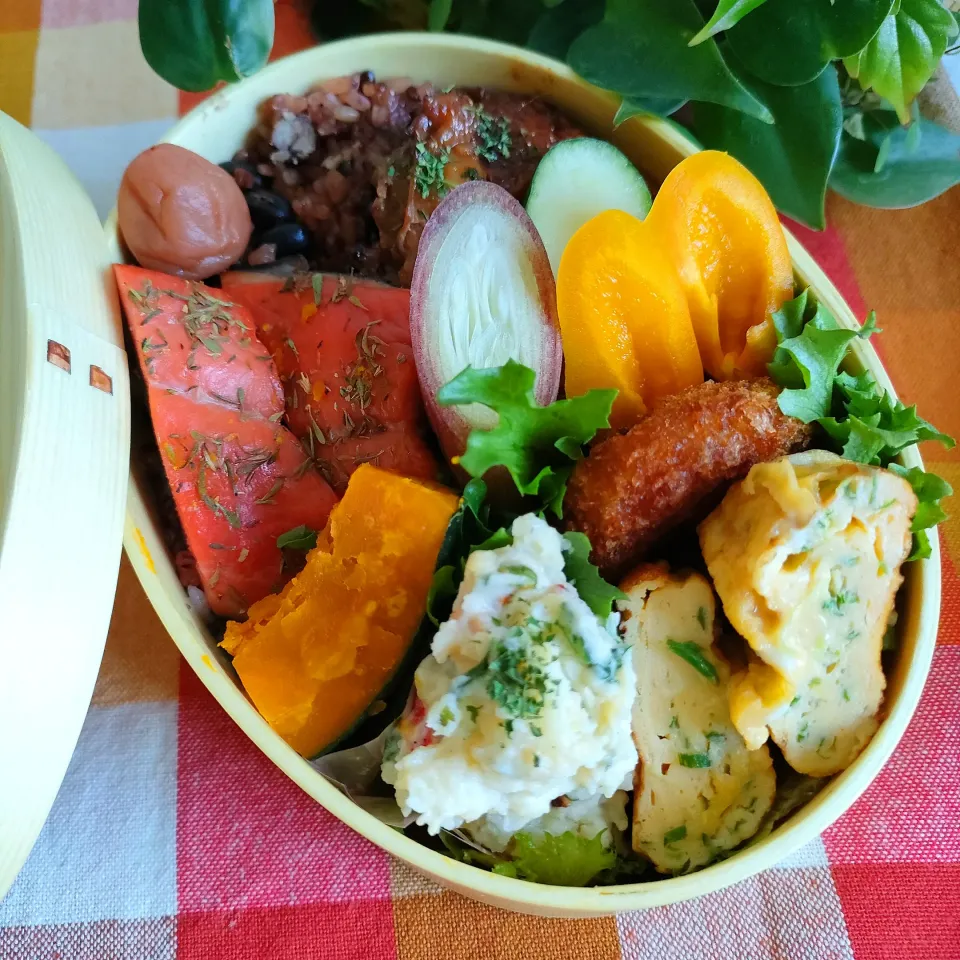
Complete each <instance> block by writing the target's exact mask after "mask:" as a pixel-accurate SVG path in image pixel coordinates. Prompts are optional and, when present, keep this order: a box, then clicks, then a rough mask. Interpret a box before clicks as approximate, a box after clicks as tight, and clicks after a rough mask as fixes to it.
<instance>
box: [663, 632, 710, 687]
mask: <svg viewBox="0 0 960 960" xmlns="http://www.w3.org/2000/svg"><path fill="white" fill-rule="evenodd" d="M667 647H668V648H669V649H670V650H671V651H672V652H673V653H675V654H676V655H677V656H678V657H679V658H680V659H681V660H686V661H687V663H689V664H690V666H691V667H693V669H694V670H696V671H697V673H700V674H703V676H705V677H706V678H707V679H708V680H709V681H710V682H711V683H719V682H720V678H719V676H718V675H717V668H716V667H715V666H714V665H713V664H712V663H711V662H710V661H709V660H708V659H707V658H706V656H705V655H704V652H703V648H702V647H701V646H700V644H698V643H694V642H693V641H692V640H685V641H682V642H681V641H679V640H667Z"/></svg>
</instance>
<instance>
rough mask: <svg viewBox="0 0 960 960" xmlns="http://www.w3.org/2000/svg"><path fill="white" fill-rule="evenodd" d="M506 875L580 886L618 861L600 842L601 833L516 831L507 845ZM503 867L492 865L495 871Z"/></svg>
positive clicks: (561, 885) (601, 838)
mask: <svg viewBox="0 0 960 960" xmlns="http://www.w3.org/2000/svg"><path fill="white" fill-rule="evenodd" d="M508 849H509V852H510V855H511V860H510V863H509V867H510V868H511V870H510V871H509V873H508V875H509V876H515V877H519V878H520V879H522V880H532V881H534V882H535V883H549V884H554V885H555V886H559V887H583V886H586V885H587V884H588V883H589V882H590V881H591V880H593V878H594V877H595V876H596V875H597V874H598V873H600V872H601V871H603V870H608V869H610V868H611V867H613V866H614V865H615V864H616V862H617V855H616V853H614V851H613V850H611V849H609V848H608V847H605V846H604V844H603V833H602V832H601V833H598V834H597V835H596V836H595V837H593V838H592V839H589V840H588V839H587V838H586V837H583V836H581V835H580V834H578V833H573V832H572V831H569V830H568V831H567V832H566V833H561V834H552V833H545V834H543V835H542V836H533V835H531V834H529V833H523V832H521V833H518V834H517V835H516V836H515V837H514V838H513V841H512V842H511V844H510V847H509V848H508ZM498 872H499V873H503V872H504V870H503V869H498V868H496V867H495V868H494V873H498Z"/></svg>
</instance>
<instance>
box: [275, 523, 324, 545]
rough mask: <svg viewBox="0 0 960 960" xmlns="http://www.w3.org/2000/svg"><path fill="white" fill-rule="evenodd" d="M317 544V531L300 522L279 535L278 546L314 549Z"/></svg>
mask: <svg viewBox="0 0 960 960" xmlns="http://www.w3.org/2000/svg"><path fill="white" fill-rule="evenodd" d="M316 545H317V531H316V530H311V529H310V528H309V527H308V526H305V525H304V524H300V526H299V527H294V528H293V529H292V530H288V531H287V532H286V533H281V534H280V536H279V537H277V546H278V547H279V548H280V549H281V550H283V549H289V550H312V549H313V548H314V547H315V546H316Z"/></svg>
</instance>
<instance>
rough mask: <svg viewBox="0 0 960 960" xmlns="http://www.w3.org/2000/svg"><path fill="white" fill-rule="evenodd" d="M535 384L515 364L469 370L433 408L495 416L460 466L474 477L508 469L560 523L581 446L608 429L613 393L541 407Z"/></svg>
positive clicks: (474, 435)
mask: <svg viewBox="0 0 960 960" xmlns="http://www.w3.org/2000/svg"><path fill="white" fill-rule="evenodd" d="M535 381H536V374H535V373H534V371H533V370H531V369H530V368H529V367H525V366H524V365H523V364H520V363H517V362H516V361H514V360H508V361H507V363H505V364H504V365H503V366H502V367H489V368H486V369H483V370H475V369H474V368H473V367H467V369H466V370H464V371H463V372H462V373H460V374H458V375H457V376H456V377H454V378H453V379H452V380H451V381H450V382H449V383H447V384H444V386H442V387H441V388H440V390H439V391H438V392H437V402H438V403H439V404H441V406H445V407H448V406H456V405H461V404H469V403H482V404H483V405H484V406H486V407H489V408H490V409H491V410H493V411H494V412H495V413H496V414H497V415H498V416H499V422H498V423H497V425H496V426H495V427H494V428H493V429H491V430H473V431H471V433H470V436H469V437H468V438H467V449H466V452H465V453H464V454H463V456H462V457H460V461H459V462H460V466H461V467H463V469H464V470H466V471H467V473H469V474H470V476H472V477H482V476H483V475H484V474H485V473H486V472H487V471H488V470H490V469H491V468H492V467H497V466H503V467H506V468H507V470H508V471H509V472H510V476H511V477H512V478H513V482H514V483H515V484H516V487H517V490H519V491H520V493H521V494H524V495H528V496H535V497H539V498H540V500H541V502H542V503H543V505H544V508H545V509H548V510H552V511H553V512H554V513H555V514H556V515H557V516H558V517H559V516H561V515H562V507H563V496H564V494H565V493H566V489H567V480H568V478H569V476H570V473H571V471H572V470H573V465H574V463H575V462H576V461H577V460H579V459H580V458H581V457H582V456H583V451H582V448H583V445H584V444H586V443H588V442H589V441H590V440H592V439H593V437H594V436H595V435H596V433H597V431H598V430H600V429H601V428H602V427H607V426H609V425H610V419H609V418H610V408H611V407H612V406H613V400H614V397H615V396H616V390H591V391H590V392H589V393H586V394H584V395H583V396H582V397H572V398H570V399H567V400H557V401H555V402H554V403H551V404H550V405H549V406H548V407H541V406H538V405H537V403H536V401H535V400H534V395H533V387H534V383H535Z"/></svg>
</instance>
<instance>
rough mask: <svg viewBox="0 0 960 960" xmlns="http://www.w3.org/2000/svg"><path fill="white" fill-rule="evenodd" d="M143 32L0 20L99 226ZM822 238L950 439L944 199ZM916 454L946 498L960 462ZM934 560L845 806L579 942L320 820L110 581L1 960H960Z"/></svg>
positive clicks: (947, 702) (142, 122) (20, 111)
mask: <svg viewBox="0 0 960 960" xmlns="http://www.w3.org/2000/svg"><path fill="white" fill-rule="evenodd" d="M277 13H278V27H279V30H278V43H277V47H276V49H275V53H277V54H279V53H286V52H290V51H291V50H294V49H298V48H299V47H301V46H303V45H305V44H306V43H308V42H311V40H310V37H309V33H308V31H307V30H306V27H305V20H304V15H303V11H302V10H301V9H300V8H299V5H298V2H297V0H279V2H278V6H277ZM135 14H136V2H135V0H42V2H41V0H0V109H4V110H6V111H7V112H8V113H11V114H13V115H14V116H16V117H17V118H18V119H20V120H21V121H23V122H26V123H31V124H32V125H33V127H34V129H35V130H36V132H37V133H38V134H39V135H40V136H41V137H42V138H43V139H45V140H46V141H47V142H48V143H50V144H52V145H53V146H54V147H55V148H56V149H57V150H58V151H60V153H61V154H63V156H64V157H65V158H66V160H67V162H68V163H69V164H70V165H71V166H72V167H73V169H74V170H75V171H76V172H77V174H78V175H79V177H80V179H81V180H82V181H83V182H84V184H85V186H86V187H87V189H88V190H89V191H90V192H91V194H92V195H93V197H94V199H95V201H96V202H97V204H98V206H99V208H100V211H101V213H106V211H107V209H108V208H109V207H110V205H111V203H112V198H113V195H114V193H115V190H116V186H117V183H118V181H119V177H120V173H121V172H122V170H123V168H124V166H125V165H126V163H127V162H128V160H129V159H130V158H131V157H132V156H133V155H134V154H135V153H137V152H138V151H139V150H140V149H142V148H143V147H145V146H147V145H148V144H149V143H151V142H153V141H154V140H155V139H157V138H158V137H159V136H160V135H161V134H162V133H163V132H164V130H165V129H166V128H167V127H168V126H169V125H170V124H171V123H172V122H173V120H174V119H175V118H176V116H177V115H178V113H180V112H182V111H183V110H184V109H186V108H187V107H188V106H190V105H191V100H192V98H188V97H185V96H181V95H178V94H177V93H176V91H174V90H172V89H171V88H169V87H167V86H166V85H165V84H163V83H162V82H161V81H160V80H158V79H157V78H156V77H155V76H154V75H153V74H152V73H151V72H150V71H149V69H148V68H147V67H146V64H144V62H143V60H142V57H141V56H140V53H139V44H138V40H137V29H136V22H135V19H134V18H135ZM829 219H830V224H831V227H830V229H829V230H828V231H826V232H825V233H823V234H813V233H810V232H809V231H805V230H798V231H797V232H798V234H799V235H800V237H801V239H802V240H803V241H804V242H805V243H807V245H808V247H809V248H810V250H811V251H812V252H813V253H814V254H815V256H816V257H817V258H818V260H819V261H820V263H821V264H822V265H823V266H824V267H825V269H826V270H827V272H828V273H829V274H830V275H831V277H832V278H833V279H834V281H835V282H836V283H837V285H838V286H839V287H840V289H841V290H842V291H843V293H844V294H845V295H846V297H847V299H848V302H849V303H850V304H851V306H852V307H853V308H854V310H855V311H857V312H859V313H860V314H861V315H863V313H864V312H865V306H866V305H869V306H870V307H872V308H875V309H876V310H877V312H878V315H879V319H880V325H881V326H882V327H883V328H884V331H885V332H884V334H883V336H882V337H881V338H880V349H881V352H882V354H883V355H884V358H885V360H886V362H887V368H888V370H889V371H890V373H891V375H892V377H893V379H894V381H895V382H896V384H897V386H898V388H899V390H900V391H901V392H902V394H903V395H904V396H905V397H908V398H909V399H910V401H911V402H916V403H918V404H919V406H920V409H921V411H922V412H923V414H924V415H925V416H927V417H928V418H930V419H932V420H933V421H934V422H936V423H937V425H938V426H939V427H940V428H941V429H943V430H946V431H947V432H948V433H951V434H953V435H954V436H960V394H958V392H957V387H956V375H957V371H958V369H960V300H958V299H957V283H958V279H960V268H958V259H957V257H958V251H960V189H958V190H954V191H952V192H951V193H950V194H948V195H946V196H944V197H942V198H941V199H939V200H937V201H935V202H934V203H931V204H929V205H927V206H925V207H922V208H920V209H918V210H913V211H904V212H879V211H872V210H865V209H861V208H857V207H854V206H852V205H850V204H848V203H845V202H843V201H840V200H838V199H837V198H833V199H832V201H831V203H830V206H829ZM924 452H925V454H926V455H927V456H928V457H929V458H930V461H931V462H933V464H934V465H935V468H936V469H937V470H938V471H939V472H941V473H943V474H944V475H945V476H946V477H947V479H948V480H950V481H951V482H952V483H953V485H954V486H955V487H957V488H958V489H960V456H958V455H957V454H955V453H950V454H947V453H944V452H943V451H942V450H941V449H939V448H936V447H934V448H931V449H929V450H925V451H924ZM953 510H954V512H955V513H957V514H960V506H957V505H954V507H953ZM942 541H943V546H944V551H943V581H944V582H943V588H944V603H943V619H942V623H941V628H940V637H939V646H938V648H937V652H936V655H935V658H934V662H933V670H932V673H931V675H930V680H929V682H928V684H927V688H926V690H925V692H924V695H923V699H922V701H921V703H920V708H919V710H918V712H917V715H916V717H915V719H914V721H913V723H912V724H911V725H910V728H909V730H908V731H907V734H906V736H905V738H904V740H903V743H902V744H901V745H900V747H899V749H898V750H897V752H896V753H895V755H894V757H893V758H892V759H891V761H890V762H889V763H888V764H887V766H886V768H885V769H884V770H883V772H882V773H881V775H880V776H879V778H878V779H877V781H876V782H875V783H874V785H873V786H872V787H871V788H870V790H869V791H868V792H867V794H866V795H865V796H864V797H863V798H862V799H861V800H860V802H859V803H857V804H856V806H855V807H854V808H853V809H852V810H851V811H850V812H849V813H848V814H847V815H846V816H845V817H843V819H842V820H840V822H839V823H837V824H836V825H835V826H834V827H832V828H831V829H830V830H828V831H827V833H826V834H825V835H824V837H823V838H822V839H819V840H817V841H815V842H814V843H811V844H810V845H809V846H808V847H806V848H805V849H804V850H803V851H801V852H800V853H799V854H798V855H797V856H795V857H793V858H792V859H791V860H790V861H789V862H787V863H783V864H781V865H780V866H779V867H777V868H776V869H773V870H771V871H769V872H767V873H765V874H763V875H761V876H759V877H755V878H754V879H752V880H748V881H746V882H744V883H742V884H740V885H739V886H736V887H734V888H732V889H730V890H727V891H724V892H721V893H718V894H714V895H712V896H709V897H705V898H703V899H701V900H697V901H694V902H692V903H687V904H682V905H680V906H676V907H670V908H664V909H659V910H653V911H650V912H646V913H637V914H628V915H625V916H621V917H619V918H617V919H613V918H607V919H600V920H584V921H554V920H540V919H534V918H530V917H522V916H516V915H513V914H509V913H505V912H502V911H497V910H493V909H491V908H487V907H482V906H478V905H477V904H474V903H472V902H469V901H467V900H464V899H461V898H460V897H458V896H455V895H453V894H449V893H445V892H442V891H441V890H440V889H439V888H437V887H435V886H434V885H433V884H431V883H429V882H427V881H424V880H421V879H420V878H419V877H417V876H416V875H414V874H413V873H412V872H411V871H410V870H408V869H407V868H406V867H404V866H402V865H400V864H398V863H396V862H394V861H392V860H391V859H390V858H389V857H388V856H387V855H386V854H384V853H382V852H380V851H379V850H377V849H376V848H375V847H373V846H372V845H370V844H369V843H367V842H366V841H365V840H363V839H361V838H360V837H358V836H357V835H356V834H354V833H352V832H351V831H350V830H348V829H347V828H346V827H344V826H342V825H341V824H340V823H338V822H337V821H336V820H334V819H333V817H331V816H330V815H329V814H327V813H326V812H325V811H324V810H322V809H321V808H320V807H319V806H317V805H316V804H315V803H313V801H311V800H310V799H309V798H308V797H307V796H306V795H305V794H303V793H301V792H300V790H299V789H298V788H297V787H295V786H294V785H293V784H292V783H291V782H289V781H288V780H286V779H285V778H284V777H283V776H282V775H281V774H280V773H279V772H278V771H277V770H276V769H275V768H273V767H272V766H271V765H270V764H269V763H268V762H267V760H266V759H265V758H264V757H263V756H262V755H261V754H260V753H259V752H258V751H257V750H256V748H255V747H253V745H252V744H251V743H249V742H248V741H247V740H246V739H245V738H244V736H243V735H242V734H241V733H240V732H239V730H238V729H237V728H236V727H235V726H234V725H233V723H232V722H231V721H230V720H229V719H228V718H227V716H226V715H225V714H224V713H223V711H222V710H221V709H220V708H219V707H218V706H217V705H216V704H215V703H214V702H213V701H212V699H211V698H210V696H209V695H208V694H207V693H206V691H205V690H204V689H203V688H202V687H201V685H200V683H199V681H198V680H197V679H196V678H195V677H194V676H193V675H192V674H191V673H190V672H189V671H188V670H187V669H186V668H185V667H184V666H183V665H182V662H181V660H180V658H179V655H178V654H177V652H176V649H175V648H174V646H173V644H172V642H171V641H170V640H169V638H168V637H167V636H166V635H165V633H164V632H163V630H162V628H161V627H160V624H159V622H158V621H157V620H156V617H155V616H154V615H153V613H152V611H151V609H150V607H149V605H148V604H147V602H146V600H145V598H144V596H143V594H142V592H141V591H140V588H139V586H138V585H137V583H136V579H135V577H134V576H133V574H132V572H131V570H130V568H129V566H128V565H126V563H125V564H124V567H123V569H122V571H121V577H120V585H119V589H118V593H117V603H116V609H115V613H114V622H113V627H112V630H111V633H110V639H109V641H108V644H107V652H106V657H105V659H104V664H103V668H102V671H101V675H100V681H99V684H98V687H97V691H96V695H95V698H94V703H93V706H92V707H91V710H90V713H89V716H88V718H87V722H86V725H85V727H84V731H83V735H82V737H81V739H80V743H79V746H78V748H77V752H76V755H75V757H74V759H73V763H72V765H71V767H70V771H69V773H68V774H67V777H66V780H65V781H64V784H63V787H62V789H61V790H60V794H59V797H58V799H57V802H56V805H55V806H54V809H53V812H52V814H51V817H50V819H49V822H48V823H47V825H46V827H45V828H44V830H43V833H42V835H41V837H40V840H39V842H38V843H37V846H36V848H35V849H34V851H33V854H32V855H31V857H30V859H29V861H28V862H27V865H26V867H25V868H24V870H23V872H22V874H21V875H20V877H19V879H18V880H17V882H16V883H15V885H14V887H13V889H12V890H11V891H10V893H9V895H8V896H7V897H6V899H5V900H3V901H2V902H0V960H54V958H61V960H109V958H122V960H173V958H180V960H274V958H275V960H313V958H318V960H319V958H323V960H387V958H390V960H393V958H398V960H419V958H428V957H431V958H432V957H437V958H444V960H459V958H464V960H466V958H471V960H472V958H477V960H500V958H503V960H534V958H544V960H547V958H551V960H552V958H557V957H569V958H576V960H608V958H609V960H613V958H619V957H623V958H625V960H800V958H803V960H827V958H830V960H848V958H856V960H960V577H958V565H960V517H958V518H956V519H954V520H952V521H950V522H949V523H948V524H947V525H946V526H945V528H944V530H943V537H942ZM0 789H2V784H0Z"/></svg>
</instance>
